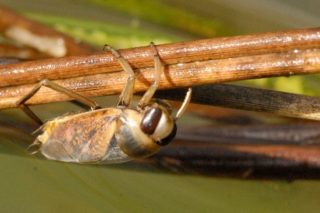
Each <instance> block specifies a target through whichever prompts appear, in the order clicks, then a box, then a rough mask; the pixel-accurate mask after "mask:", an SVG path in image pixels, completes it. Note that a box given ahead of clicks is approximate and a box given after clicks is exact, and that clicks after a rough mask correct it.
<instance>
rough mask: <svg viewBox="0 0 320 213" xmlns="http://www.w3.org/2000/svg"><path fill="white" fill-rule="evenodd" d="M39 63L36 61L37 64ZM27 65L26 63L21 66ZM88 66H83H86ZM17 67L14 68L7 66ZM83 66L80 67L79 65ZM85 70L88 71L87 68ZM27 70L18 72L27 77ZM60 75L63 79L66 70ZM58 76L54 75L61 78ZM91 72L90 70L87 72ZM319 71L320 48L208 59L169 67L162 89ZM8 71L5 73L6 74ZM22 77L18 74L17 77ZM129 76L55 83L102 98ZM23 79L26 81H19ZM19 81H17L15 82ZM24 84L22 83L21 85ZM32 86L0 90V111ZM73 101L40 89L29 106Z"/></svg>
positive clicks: (143, 74) (143, 72) (147, 75)
mask: <svg viewBox="0 0 320 213" xmlns="http://www.w3.org/2000/svg"><path fill="white" fill-rule="evenodd" d="M35 63H36V62H35ZM22 64H25V63H22ZM87 65H88V63H86V64H84V65H83V66H84V67H87ZM6 66H14V65H4V66H3V67H6ZM44 67H47V68H48V69H49V68H50V67H53V68H56V67H55V65H52V64H50V63H49V64H46V66H45V65H44ZM80 67H81V66H80ZM85 69H86V68H85ZM25 70H26V69H21V70H16V72H17V73H20V74H21V75H22V76H25V74H24V72H25ZM60 71H62V73H61V75H62V76H64V71H65V70H64V69H60ZM60 71H59V73H57V72H55V73H56V74H58V76H59V77H61V76H60ZM87 71H88V72H90V71H91V70H87ZM319 71H320V49H315V50H301V51H290V52H285V53H273V54H263V55H256V56H244V57H237V58H229V59H217V60H208V61H201V62H194V63H183V64H176V65H169V66H167V67H166V69H165V73H164V75H162V78H161V82H160V88H162V89H164V88H167V89H168V88H175V87H189V86H195V85H200V84H211V83H221V82H227V81H237V80H243V79H250V78H262V77H271V76H281V75H293V74H307V73H316V72H319ZM4 73H5V71H3V72H2V74H4ZM41 73H42V69H41V67H38V73H37V74H38V75H39V79H38V81H40V80H42V79H44V78H45V77H46V75H43V76H42V75H41ZM153 74H154V70H153V68H144V69H140V70H139V73H137V82H136V85H135V91H144V90H145V89H146V88H148V87H149V86H150V84H151V82H152V81H153ZM16 76H19V75H16ZM126 79H127V74H126V73H124V72H116V73H105V74H96V75H88V76H83V77H76V78H69V79H63V80H57V81H55V82H56V83H57V84H59V85H61V86H64V87H66V88H68V89H71V90H73V91H77V92H80V93H82V94H84V95H86V96H89V97H91V96H103V95H111V94H117V93H120V91H121V89H122V88H123V86H124V84H125V81H126ZM20 80H23V79H21V78H20ZM0 82H1V83H2V84H8V82H12V79H11V78H8V77H6V78H4V75H2V79H1V81H0ZM15 83H18V80H17V79H16V82H15ZM20 83H21V82H20ZM33 86H34V85H33V84H30V85H22V86H16V87H4V88H1V89H0V99H1V101H0V108H2V109H3V108H11V107H16V104H15V103H16V101H17V100H18V99H19V98H20V97H22V96H23V95H24V94H26V93H27V92H28V91H30V90H31V88H32V87H33ZM64 100H70V98H69V97H67V96H65V95H62V94H59V93H57V92H54V91H52V90H50V89H47V88H43V89H41V90H40V91H39V92H38V93H37V94H36V95H35V96H34V97H33V98H32V99H31V100H30V101H29V102H28V103H29V104H40V103H49V102H55V101H64Z"/></svg>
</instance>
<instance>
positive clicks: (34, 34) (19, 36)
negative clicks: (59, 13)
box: [0, 6, 94, 57]
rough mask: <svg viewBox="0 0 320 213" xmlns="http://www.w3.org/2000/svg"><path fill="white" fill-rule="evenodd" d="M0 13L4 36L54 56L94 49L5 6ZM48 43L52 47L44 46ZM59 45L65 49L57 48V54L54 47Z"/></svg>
mask: <svg viewBox="0 0 320 213" xmlns="http://www.w3.org/2000/svg"><path fill="white" fill-rule="evenodd" d="M0 14H1V15H0V32H2V33H3V34H4V35H5V36H6V37H8V38H10V39H13V40H16V41H17V42H20V43H23V44H24V45H27V46H30V47H33V48H35V49H38V50H40V51H42V52H46V53H47V54H49V55H52V56H54V57H61V56H66V55H85V54H89V53H92V52H93V51H94V49H93V48H92V47H90V46H89V45H86V44H82V43H79V42H77V41H75V39H73V38H71V37H69V36H67V35H65V34H63V33H60V32H58V31H56V30H54V29H53V28H51V27H48V26H45V25H43V24H41V23H38V22H36V21H33V20H30V19H28V18H26V17H24V16H21V15H19V14H17V13H15V12H14V11H12V10H10V9H8V8H6V7H3V6H0ZM27 38H29V39H27ZM35 40H38V42H37V43H36V42H35ZM43 42H44V43H43ZM48 44H50V45H52V47H49V46H46V45H48ZM55 45H56V46H55ZM59 45H61V48H63V49H65V51H62V52H61V50H59V51H58V52H59V54H57V51H56V48H57V46H59Z"/></svg>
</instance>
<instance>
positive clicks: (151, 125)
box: [140, 107, 162, 135]
mask: <svg viewBox="0 0 320 213" xmlns="http://www.w3.org/2000/svg"><path fill="white" fill-rule="evenodd" d="M161 115H162V111H161V109H159V108H156V107H153V108H150V109H148V110H146V112H145V113H144V116H143V118H142V121H141V123H140V128H141V130H142V131H143V132H144V133H146V134H148V135H152V134H153V133H154V131H155V130H156V128H157V126H158V123H159V121H160V118H161Z"/></svg>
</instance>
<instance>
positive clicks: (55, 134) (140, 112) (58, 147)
mask: <svg viewBox="0 0 320 213" xmlns="http://www.w3.org/2000/svg"><path fill="white" fill-rule="evenodd" d="M151 47H152V50H153V53H154V61H155V70H156V74H155V81H154V83H153V84H152V85H151V87H150V88H149V89H148V90H147V91H146V93H145V94H144V96H143V97H142V99H141V100H140V102H139V104H138V106H137V107H136V108H129V104H130V101H131V98H132V94H133V86H134V81H135V77H134V72H133V70H132V69H131V67H130V65H129V64H128V63H127V61H125V60H124V58H122V57H121V56H120V54H119V53H118V52H117V51H116V50H114V49H112V48H110V47H109V49H110V50H111V51H112V53H113V55H114V56H115V57H116V58H117V60H118V61H119V63H120V64H121V66H122V67H123V68H124V70H125V71H127V72H128V74H129V77H128V80H127V84H126V85H125V87H124V89H123V91H122V93H121V95H120V100H119V103H118V106H117V107H115V108H102V109H99V108H100V107H99V106H98V105H97V104H96V103H95V102H93V101H91V100H90V99H88V98H86V97H84V96H81V95H79V94H77V93H74V92H72V91H70V90H67V89H65V88H63V87H61V86H59V85H57V84H55V83H52V82H50V81H47V80H44V81H41V82H40V83H39V84H38V85H37V86H36V87H35V88H34V89H33V90H32V91H30V92H29V93H28V94H27V95H26V96H25V97H23V98H21V100H19V101H18V103H17V104H18V105H19V106H20V107H22V109H24V111H25V112H27V113H28V114H29V115H30V116H31V117H32V118H34V119H35V120H37V121H38V122H40V120H39V119H38V118H37V117H36V115H35V114H33V112H32V111H31V110H30V109H29V108H28V107H27V106H26V105H25V104H24V103H25V102H26V101H27V100H28V99H29V98H30V97H32V96H33V95H34V94H35V93H36V92H37V91H38V90H39V89H40V87H41V86H47V87H50V88H52V89H55V90H58V91H60V92H64V93H66V94H68V95H70V96H72V97H74V98H75V99H76V100H78V101H79V102H81V103H83V104H86V105H88V106H90V107H91V108H92V110H91V111H88V112H84V113H79V114H74V115H67V116H61V117H58V118H55V119H53V120H51V121H48V122H46V123H45V124H44V125H43V126H42V127H41V129H42V130H43V133H42V134H41V135H39V136H38V137H37V139H36V141H35V142H34V143H33V145H36V146H39V149H38V151H40V153H41V154H42V155H44V156H45V157H46V158H48V159H51V160H58V161H64V162H75V163H121V162H126V161H129V160H132V159H135V158H142V157H147V156H150V155H152V154H154V153H156V152H157V151H158V150H159V149H160V148H161V146H164V145H167V144H168V143H169V142H170V141H171V140H172V139H173V137H174V136H175V133H176V124H175V121H176V120H177V119H178V118H179V117H180V116H181V115H182V113H183V112H184V111H185V109H186V107H187V105H188V103H189V101H190V98H191V89H189V91H188V93H187V95H186V97H185V100H184V102H183V104H182V106H181V107H180V109H179V110H178V112H177V115H176V116H175V118H174V117H173V116H172V110H171V107H170V106H169V105H168V104H167V103H166V102H164V101H162V100H152V96H153V95H154V93H155V91H156V89H157V87H158V84H159V80H160V75H161V70H162V65H161V61H160V58H159V56H158V53H157V51H156V49H155V46H154V45H153V44H152V43H151Z"/></svg>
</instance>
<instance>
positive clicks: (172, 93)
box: [156, 84, 320, 120]
mask: <svg viewBox="0 0 320 213" xmlns="http://www.w3.org/2000/svg"><path fill="white" fill-rule="evenodd" d="M185 92H186V89H172V90H166V91H158V92H157V93H156V96H157V97H159V98H164V99H169V100H182V99H183V97H184V96H185ZM192 93H193V94H192V99H191V102H192V103H197V104H205V105H214V106H221V107H228V108H234V109H242V110H248V111H257V112H267V113H274V114H277V115H281V116H287V117H294V118H303V119H312V120H320V113H319V112H320V98H317V97H311V96H304V95H297V94H291V93H285V92H276V91H272V90H266V89H256V88H250V87H243V86H235V85H230V84H228V85H227V84H225V85H223V84H222V85H202V86H195V87H193V92H192Z"/></svg>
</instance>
